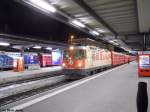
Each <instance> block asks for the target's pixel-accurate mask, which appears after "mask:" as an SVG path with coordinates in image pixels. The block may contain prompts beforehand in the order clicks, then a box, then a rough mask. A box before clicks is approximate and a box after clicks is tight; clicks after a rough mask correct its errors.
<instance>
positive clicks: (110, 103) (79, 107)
mask: <svg viewBox="0 0 150 112" xmlns="http://www.w3.org/2000/svg"><path fill="white" fill-rule="evenodd" d="M139 81H146V82H147V83H148V95H149V96H150V78H139V77H138V74H137V63H136V62H131V63H130V64H125V65H122V66H119V67H116V68H113V69H110V70H107V71H104V72H102V73H98V74H96V75H94V76H90V77H87V78H84V79H81V80H78V81H75V82H72V83H70V84H66V85H64V86H62V87H58V88H56V89H53V90H50V91H48V92H46V93H45V94H43V93H42V95H41V96H40V95H38V97H36V98H33V99H32V98H31V99H30V100H28V101H27V100H26V101H25V102H17V103H16V104H12V105H8V106H6V107H5V108H11V109H15V110H23V112H136V111H137V108H136V96H137V89H138V82H139ZM149 101H150V97H149ZM149 106H150V104H149ZM148 111H150V109H149V110H148Z"/></svg>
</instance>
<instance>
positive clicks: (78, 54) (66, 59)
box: [62, 46, 87, 78]
mask: <svg viewBox="0 0 150 112" xmlns="http://www.w3.org/2000/svg"><path fill="white" fill-rule="evenodd" d="M86 57H87V56H86V47H85V46H70V47H69V49H67V50H65V51H64V55H63V63H62V66H63V68H64V73H65V75H66V76H68V77H69V76H70V75H71V77H73V78H76V77H79V76H80V75H81V74H84V75H85V74H86V73H85V70H84V69H85V60H86Z"/></svg>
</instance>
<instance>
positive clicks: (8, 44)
mask: <svg viewBox="0 0 150 112" xmlns="http://www.w3.org/2000/svg"><path fill="white" fill-rule="evenodd" d="M0 46H10V43H7V42H0Z"/></svg>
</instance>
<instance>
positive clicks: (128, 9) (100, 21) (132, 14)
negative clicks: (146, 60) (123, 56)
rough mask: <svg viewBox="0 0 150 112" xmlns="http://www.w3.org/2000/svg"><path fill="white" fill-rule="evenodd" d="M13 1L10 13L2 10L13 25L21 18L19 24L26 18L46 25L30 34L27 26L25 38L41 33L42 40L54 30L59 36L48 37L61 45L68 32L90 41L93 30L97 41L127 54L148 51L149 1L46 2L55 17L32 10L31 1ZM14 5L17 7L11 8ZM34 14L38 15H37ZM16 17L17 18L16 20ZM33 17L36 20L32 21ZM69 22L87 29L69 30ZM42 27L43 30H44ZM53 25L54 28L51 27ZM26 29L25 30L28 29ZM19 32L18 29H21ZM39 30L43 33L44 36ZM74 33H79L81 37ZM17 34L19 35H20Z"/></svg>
mask: <svg viewBox="0 0 150 112" xmlns="http://www.w3.org/2000/svg"><path fill="white" fill-rule="evenodd" d="M5 1H9V0H5ZM12 1H13V2H11V3H10V2H7V4H9V9H7V8H4V9H7V10H8V12H9V14H10V13H11V14H12V15H11V16H9V17H10V18H13V19H14V18H15V22H17V19H16V18H19V17H22V18H21V19H22V21H20V20H18V21H20V22H24V23H25V24H26V22H25V21H26V18H27V20H30V22H29V21H28V22H29V23H30V24H31V25H33V26H34V24H33V23H35V21H36V20H38V18H37V17H39V18H40V19H43V18H45V19H44V20H45V23H44V22H43V23H42V22H41V23H39V26H41V29H40V30H39V29H38V30H33V31H32V26H31V27H29V26H28V27H29V28H28V30H26V31H27V32H26V33H27V34H35V35H36V34H37V35H38V33H37V32H40V31H41V32H43V34H47V35H45V37H47V36H48V35H49V33H51V34H52V33H53V34H56V31H53V30H57V31H58V32H59V33H57V36H56V37H55V36H54V35H51V36H52V37H53V38H57V39H56V40H60V42H62V41H63V42H64V41H66V40H67V39H68V38H66V37H67V36H68V32H73V31H74V33H79V34H81V35H82V36H87V35H89V37H93V36H92V35H91V34H90V33H89V32H90V31H91V30H94V31H96V32H98V33H99V34H100V35H97V36H96V35H95V36H94V37H95V38H96V39H100V40H103V41H106V42H109V43H111V44H114V45H116V46H119V47H121V48H123V49H126V50H142V49H149V47H150V39H149V31H150V23H149V20H150V15H149V10H150V8H149V6H150V1H149V0H45V2H46V3H47V4H49V5H52V6H54V7H55V8H56V10H57V12H56V13H49V12H45V10H44V11H43V10H41V11H39V10H38V9H37V7H36V8H35V7H34V6H33V5H34V4H32V1H33V0H12ZM14 3H15V4H17V5H14ZM5 4H6V2H5ZM5 6H7V5H5ZM10 10H11V11H10ZM12 10H13V11H12ZM17 10H20V11H17ZM37 10H38V11H39V12H40V13H41V14H39V12H38V11H37ZM21 11H22V12H21ZM28 11H29V16H28ZM37 13H38V14H37ZM13 14H14V15H13ZM17 14H19V15H18V16H19V17H18V16H17ZM23 15H26V16H28V17H26V16H23ZM33 15H34V16H36V17H33ZM45 15H47V16H45ZM14 16H15V17H14ZM30 16H31V18H30ZM48 16H49V17H48ZM23 18H24V19H23ZM47 18H49V20H47ZM50 19H54V20H53V21H55V20H57V21H59V25H58V24H57V23H55V22H51V21H50ZM71 20H78V21H80V22H81V23H83V24H84V25H85V26H86V28H77V27H74V26H72V25H71V24H70V21H71ZM13 22H14V21H13V20H11V24H13ZM15 24H16V23H15ZM42 24H44V25H45V26H46V27H45V28H44V26H43V25H42ZM50 24H51V25H50ZM60 24H61V25H60ZM54 25H55V26H56V27H51V26H54ZM11 26H13V25H11ZM5 27H7V26H5ZM12 28H14V27H12ZM25 28H27V26H26V27H25ZM18 29H20V27H19V28H18ZM23 29H24V28H23ZM29 29H30V30H29ZM35 29H36V28H35ZM42 29H45V32H44V31H43V30H42ZM47 29H49V30H47ZM76 29H79V30H80V31H81V32H82V33H81V32H79V31H78V30H76ZM20 30H21V29H20ZM20 30H19V32H21V31H20ZM24 30H25V29H24ZM52 31H53V32H52ZM17 32H18V30H17ZM62 35H63V36H62ZM40 36H43V35H42V34H41V35H40V33H39V37H40ZM58 37H61V38H58ZM52 40H53V39H52ZM54 40H55V39H54ZM116 43H117V44H116Z"/></svg>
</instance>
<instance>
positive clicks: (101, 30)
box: [96, 28, 106, 33]
mask: <svg viewBox="0 0 150 112" xmlns="http://www.w3.org/2000/svg"><path fill="white" fill-rule="evenodd" d="M96 29H97V30H98V31H99V32H101V33H104V32H106V30H104V29H100V28H96Z"/></svg>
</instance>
